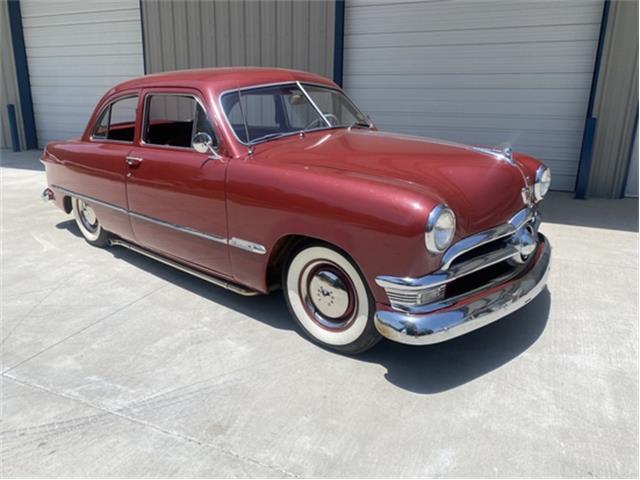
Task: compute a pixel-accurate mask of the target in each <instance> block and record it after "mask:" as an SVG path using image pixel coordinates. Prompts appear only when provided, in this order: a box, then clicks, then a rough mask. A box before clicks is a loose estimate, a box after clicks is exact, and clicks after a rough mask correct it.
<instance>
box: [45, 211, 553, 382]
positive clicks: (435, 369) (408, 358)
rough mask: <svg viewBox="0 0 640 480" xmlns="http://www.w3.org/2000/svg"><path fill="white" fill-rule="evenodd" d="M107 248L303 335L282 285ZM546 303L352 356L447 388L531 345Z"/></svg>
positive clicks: (392, 376) (66, 226) (545, 295)
mask: <svg viewBox="0 0 640 480" xmlns="http://www.w3.org/2000/svg"><path fill="white" fill-rule="evenodd" d="M56 227H57V228H59V229H63V230H67V231H69V232H70V233H72V234H73V235H75V236H77V237H79V238H82V235H81V234H80V231H79V230H78V227H77V226H76V224H75V222H74V221H73V220H68V221H64V222H61V223H58V224H57V225H56ZM108 251H109V252H110V253H111V254H112V255H113V256H114V257H115V258H117V259H119V260H123V261H125V262H127V263H129V264H131V265H133V266H135V267H137V268H140V269H142V270H144V271H145V272H147V273H150V274H152V275H155V276H157V277H159V278H161V279H163V280H165V281H167V282H170V283H171V284H173V285H174V286H177V287H179V288H184V289H186V290H188V291H190V292H192V293H194V294H196V295H199V296H201V297H203V298H205V299H207V300H209V301H211V302H212V303H215V304H218V305H222V306H224V307H225V308H229V309H232V310H235V311H237V312H239V313H242V314H243V315H246V316H248V317H251V318H253V319H255V320H257V321H259V322H262V323H264V324H266V325H268V326H270V327H273V328H276V329H283V330H294V331H296V332H298V334H299V335H300V336H301V339H300V341H307V340H306V338H303V337H305V335H304V333H303V332H302V331H301V329H300V328H299V327H298V325H297V324H296V322H295V321H294V320H293V319H292V318H291V316H290V314H289V312H288V310H287V307H286V304H285V301H284V298H283V295H282V291H277V292H273V293H272V294H270V295H259V296H255V297H243V296H241V295H238V294H235V293H233V292H230V291H227V290H225V289H223V288H220V287H216V286H214V285H212V284H210V283H208V282H206V281H204V280H201V279H199V278H196V277H194V276H192V275H189V274H188V273H185V272H181V271H179V270H177V269H175V268H172V267H170V266H168V265H164V264H163V263H160V262H157V261H155V260H152V259H150V258H147V257H145V256H143V255H140V254H137V253H135V252H132V251H130V250H127V249H125V248H121V247H111V248H109V249H108ZM550 304H551V295H550V293H549V291H548V290H547V289H545V290H544V291H543V292H542V293H541V294H540V295H538V297H536V298H535V299H534V300H532V301H531V302H530V303H529V304H528V305H526V306H525V307H524V308H522V309H521V310H519V311H517V312H515V313H513V314H511V315H509V316H507V317H505V318H503V319H501V320H499V321H497V322H495V323H493V324H490V325H487V326H486V327H484V328H481V329H479V330H476V331H475V332H471V333H469V334H467V335H464V336H462V337H459V338H456V339H453V340H450V341H448V342H444V343H440V344H436V345H428V346H422V347H416V346H410V345H402V344H399V343H395V342H392V341H389V340H386V339H382V340H381V341H380V343H379V344H378V345H376V346H375V347H373V348H372V349H371V350H369V351H367V352H365V353H363V354H360V355H358V356H355V357H353V361H357V362H370V363H376V364H379V365H382V366H384V367H385V368H386V369H387V373H386V374H385V378H386V379H387V380H388V381H389V382H390V383H392V384H393V385H395V386H397V387H399V388H402V389H404V390H408V391H411V392H414V393H419V394H434V393H439V392H443V391H446V390H450V389H453V388H456V387H459V386H460V385H463V384H465V383H468V382H471V381H473V380H474V379H476V378H478V377H481V376H483V375H485V374H487V373H489V372H491V371H492V370H495V369H497V368H499V367H501V366H502V365H505V364H506V363H508V362H509V361H511V360H513V359H514V358H516V357H518V356H519V355H520V354H522V353H523V352H525V351H526V350H527V349H528V348H529V347H531V346H532V345H533V344H534V343H535V342H536V340H537V339H538V338H539V337H540V335H541V334H542V332H543V331H544V329H545V326H546V324H547V320H548V318H549V310H550ZM319 348H320V347H319ZM327 350H328V349H327ZM328 351H329V350H328Z"/></svg>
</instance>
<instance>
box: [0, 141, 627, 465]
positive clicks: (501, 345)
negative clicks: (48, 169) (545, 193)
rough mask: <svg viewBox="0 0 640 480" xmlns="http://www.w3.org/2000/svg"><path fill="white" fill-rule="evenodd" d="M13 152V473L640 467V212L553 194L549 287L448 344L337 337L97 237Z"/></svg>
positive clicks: (8, 311) (6, 390)
mask: <svg viewBox="0 0 640 480" xmlns="http://www.w3.org/2000/svg"><path fill="white" fill-rule="evenodd" d="M37 155H38V152H28V153H23V154H19V155H15V154H10V153H7V152H3V153H2V157H3V159H2V166H1V168H0V174H1V175H2V178H1V187H2V192H1V193H2V352H1V353H2V364H3V365H2V372H3V373H2V377H1V378H2V409H3V412H2V427H1V429H2V433H1V436H0V439H1V441H2V445H1V451H2V454H1V457H2V472H1V473H2V476H6V477H12V476H43V475H47V476H65V477H68V476H160V477H166V476H182V477H184V476H216V477H220V476H225V477H226V476H230V477H239V476H260V477H272V476H273V477H283V476H301V477H305V476H349V477H352V476H376V477H378V476H447V477H451V476H454V477H466V476H481V477H485V476H489V477H494V476H496V477H497V476H499V477H504V476H507V477H522V476H527V477H541V476H554V477H555V476H562V477H565V476H567V477H591V476H594V477H637V476H638V204H637V201H633V200H615V201H607V200H589V201H575V200H573V199H571V196H570V195H568V194H559V193H555V194H551V195H550V198H548V199H547V201H546V203H545V206H544V214H545V216H546V219H547V220H548V221H547V222H546V223H543V226H542V231H543V232H544V233H545V234H546V235H547V236H548V237H549V238H550V240H551V243H552V244H553V246H554V258H553V268H552V272H551V276H550V281H549V287H548V290H547V291H545V292H543V293H542V294H541V295H540V296H539V297H538V298H537V299H536V300H535V301H533V302H532V303H531V304H529V305H528V306H527V307H525V308H524V309H523V310H521V311H519V312H517V313H515V314H513V315H511V316H509V317H507V318H505V319H503V320H501V321H500V322H497V323H495V324H493V325H490V326H488V327H485V328H484V329H481V330H479V331H477V332H474V333H472V334H469V335H467V336H464V337H461V338H459V339H456V340H453V341H450V342H447V343H444V344H440V345H435V346H431V347H408V346H404V345H398V344H393V343H391V342H387V341H383V342H382V343H380V344H379V345H378V346H377V347H376V348H375V349H374V350H372V351H370V352H369V353H367V354H365V355H363V356H360V357H357V358H349V357H344V356H340V355H337V354H334V353H331V352H328V351H325V350H323V349H320V348H318V347H315V346H314V345H312V344H311V343H309V342H308V341H306V340H305V339H304V338H302V337H301V335H300V333H299V332H298V331H297V330H296V328H295V327H294V323H293V321H292V320H291V319H290V318H289V316H288V314H287V311H286V308H285V305H284V302H283V299H282V296H281V294H280V293H276V294H273V295H270V296H268V297H254V298H244V297H240V296H236V295H234V294H233V293H228V292H226V291H224V290H221V289H219V288H216V287H213V286H211V285H209V284H208V283H205V282H203V281H201V280H198V279H196V278H193V277H190V276H189V275H187V274H184V273H182V272H179V271H175V270H173V269H171V268H170V267H166V266H164V265H161V264H158V263H155V262H154V261H152V260H147V259H146V258H143V257H140V256H137V255H136V254H133V253H131V252H129V251H126V250H123V249H118V248H112V249H106V250H101V249H97V248H93V247H91V246H89V245H88V244H86V243H85V242H84V241H83V240H82V239H81V238H80V236H79V235H80V234H79V232H78V230H77V228H76V226H75V224H74V223H73V221H72V219H71V218H70V217H69V216H67V215H65V214H64V213H63V212H61V211H59V210H57V209H55V208H54V207H53V206H52V205H49V204H45V203H43V202H41V201H40V199H39V195H40V192H41V191H42V189H43V188H44V187H45V177H44V173H43V171H42V168H41V165H40V164H39V163H38V162H37V161H36V158H37Z"/></svg>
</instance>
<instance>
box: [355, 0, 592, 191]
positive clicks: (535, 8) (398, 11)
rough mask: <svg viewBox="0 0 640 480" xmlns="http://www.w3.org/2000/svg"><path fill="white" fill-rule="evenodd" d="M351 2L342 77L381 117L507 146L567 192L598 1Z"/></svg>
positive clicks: (390, 126)
mask: <svg viewBox="0 0 640 480" xmlns="http://www.w3.org/2000/svg"><path fill="white" fill-rule="evenodd" d="M346 5H347V9H346V16H345V52H344V65H345V67H344V70H345V71H344V73H345V75H344V85H345V88H346V90H347V92H348V93H349V95H350V96H351V97H352V98H353V99H354V101H355V102H356V103H357V104H358V105H360V107H361V108H362V109H363V110H364V111H366V112H367V113H369V114H370V115H371V117H372V119H373V121H374V122H375V123H376V125H378V126H379V127H381V128H383V129H386V130H390V131H398V132H402V133H409V134H417V135H423V136H432V137H438V138H444V139H448V140H454V141H458V142H463V143H470V144H483V145H492V144H503V143H511V144H512V146H513V147H514V148H515V149H516V150H521V151H525V152H527V153H530V154H533V155H536V156H538V157H539V158H540V159H541V160H543V161H545V162H546V163H548V164H549V165H550V166H551V167H552V169H553V171H554V179H553V188H556V189H573V185H574V184H575V175H576V171H577V165H578V157H579V153H580V146H581V142H582V130H583V126H584V118H585V115H586V110H587V103H588V98H589V93H590V90H591V80H592V74H593V66H594V60H595V54H596V49H597V43H598V37H599V29H600V22H601V17H602V8H603V2H602V0H593V1H591V0H589V1H563V2H554V1H549V2H547V1H526V2H515V1H514V2H503V1H479V0H471V1H462V0H445V1H438V2H430V1H424V2H401V3H397V4H395V2H388V1H382V0H371V1H357V0H355V1H354V0H352V1H350V2H347V4H346Z"/></svg>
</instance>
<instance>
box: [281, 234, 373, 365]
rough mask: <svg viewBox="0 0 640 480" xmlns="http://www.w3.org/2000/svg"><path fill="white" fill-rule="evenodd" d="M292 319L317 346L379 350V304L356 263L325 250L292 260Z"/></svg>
mask: <svg viewBox="0 0 640 480" xmlns="http://www.w3.org/2000/svg"><path fill="white" fill-rule="evenodd" d="M283 288H284V294H285V299H286V301H287V305H288V307H289V310H290V311H291V314H292V315H293V317H294V318H295V320H296V321H297V322H298V324H299V325H300V326H301V327H302V328H303V330H304V331H305V332H306V333H307V335H309V336H310V337H311V338H312V339H313V340H314V341H315V342H317V343H319V344H321V345H324V346H327V347H330V348H333V349H335V350H338V351H341V352H344V353H360V352H363V351H364V350H367V349H369V348H371V347H372V346H374V345H375V344H376V343H377V342H378V341H379V340H380V334H379V333H378V332H377V331H376V329H375V327H374V325H373V314H374V303H373V301H372V297H371V294H370V293H369V290H368V288H367V286H366V284H365V281H364V280H363V278H362V275H360V273H359V272H358V270H357V268H356V267H355V266H354V265H353V263H352V262H351V261H350V260H349V259H348V258H346V257H345V256H344V255H343V254H342V253H340V252H338V251H337V250H334V249H332V248H329V247H327V246H324V245H312V246H307V247H306V248H303V249H301V250H298V251H297V252H296V253H294V254H293V255H292V257H291V260H290V262H289V264H288V267H287V268H286V269H285V271H284V272H283Z"/></svg>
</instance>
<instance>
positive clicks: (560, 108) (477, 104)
mask: <svg viewBox="0 0 640 480" xmlns="http://www.w3.org/2000/svg"><path fill="white" fill-rule="evenodd" d="M352 98H354V100H355V102H356V104H358V105H361V106H362V109H363V110H364V111H366V112H373V111H377V112H394V111H395V112H405V113H408V112H412V111H415V110H416V109H418V108H419V109H420V110H421V111H424V112H429V113H430V114H432V115H438V114H441V113H457V114H464V113H468V114H471V115H474V116H476V117H477V116H479V115H480V114H482V113H484V112H487V111H490V112H492V113H493V114H495V115H509V114H510V113H511V112H513V111H514V110H515V111H522V109H525V108H526V109H527V111H528V112H530V114H531V115H535V116H541V115H545V116H555V117H564V116H567V112H569V113H570V115H569V116H570V117H579V116H582V117H583V118H584V114H586V110H587V106H586V105H582V104H577V103H573V102H519V103H518V102H501V103H500V104H499V105H494V104H493V102H491V101H483V100H476V101H473V102H462V103H459V102H448V101H442V102H439V101H429V102H419V105H418V104H417V102H416V104H413V105H401V106H400V105H398V103H399V102H398V101H394V100H375V101H358V96H357V95H354V96H352ZM581 114H582V115H581ZM380 119H381V118H380ZM380 119H379V120H378V121H380ZM373 120H374V121H375V120H376V119H375V118H374V119H373Z"/></svg>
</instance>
